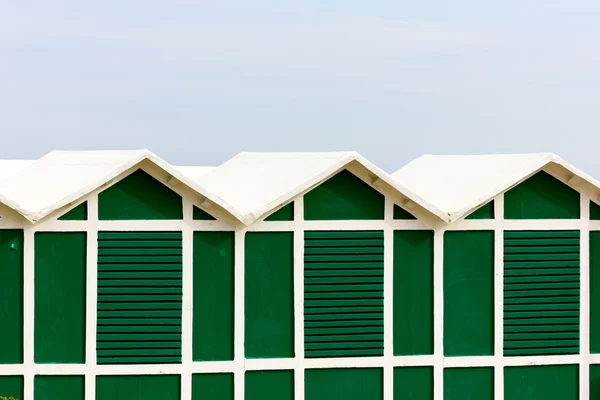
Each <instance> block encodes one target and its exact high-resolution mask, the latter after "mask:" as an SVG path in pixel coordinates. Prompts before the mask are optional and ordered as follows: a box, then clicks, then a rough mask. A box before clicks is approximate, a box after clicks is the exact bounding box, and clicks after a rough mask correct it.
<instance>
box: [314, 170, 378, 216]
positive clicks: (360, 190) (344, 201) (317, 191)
mask: <svg viewBox="0 0 600 400" xmlns="http://www.w3.org/2000/svg"><path fill="white" fill-rule="evenodd" d="M384 203H385V198H384V196H383V195H382V194H381V193H379V192H378V191H376V190H375V189H373V188H372V187H371V186H369V185H368V184H366V183H365V182H363V181H362V180H361V179H359V178H358V177H356V176H355V175H354V174H352V173H351V172H350V171H348V170H343V171H341V172H339V173H338V174H336V175H335V176H333V177H331V178H330V179H328V180H327V181H325V182H323V183H322V184H320V185H319V186H317V187H316V188H314V189H313V190H311V191H310V192H308V193H307V194H305V195H304V219H305V220H307V221H315V220H363V219H383V215H384Z"/></svg>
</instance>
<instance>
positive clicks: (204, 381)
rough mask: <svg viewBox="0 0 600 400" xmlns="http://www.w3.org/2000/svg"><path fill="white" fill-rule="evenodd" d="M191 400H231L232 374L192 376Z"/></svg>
mask: <svg viewBox="0 0 600 400" xmlns="http://www.w3.org/2000/svg"><path fill="white" fill-rule="evenodd" d="M192 400H233V374H194V375H192Z"/></svg>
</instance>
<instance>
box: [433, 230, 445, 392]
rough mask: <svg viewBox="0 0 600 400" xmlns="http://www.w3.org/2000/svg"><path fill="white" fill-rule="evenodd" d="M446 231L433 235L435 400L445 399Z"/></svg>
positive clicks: (436, 232) (439, 231)
mask: <svg viewBox="0 0 600 400" xmlns="http://www.w3.org/2000/svg"><path fill="white" fill-rule="evenodd" d="M443 293H444V230H443V229H440V230H437V231H435V232H434V234H433V354H434V359H435V361H434V364H433V399H434V400H443V398H444V359H445V358H444V294H443Z"/></svg>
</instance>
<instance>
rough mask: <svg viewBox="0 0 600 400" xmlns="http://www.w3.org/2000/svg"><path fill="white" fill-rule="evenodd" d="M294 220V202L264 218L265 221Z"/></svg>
mask: <svg viewBox="0 0 600 400" xmlns="http://www.w3.org/2000/svg"><path fill="white" fill-rule="evenodd" d="M293 220H294V202H291V203H290V204H287V205H285V206H283V207H281V208H280V209H279V210H277V211H275V212H274V213H273V214H271V215H269V216H268V217H267V218H265V221H293Z"/></svg>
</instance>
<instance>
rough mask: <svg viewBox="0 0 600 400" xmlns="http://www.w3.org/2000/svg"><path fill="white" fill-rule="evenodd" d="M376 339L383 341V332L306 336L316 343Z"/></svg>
mask: <svg viewBox="0 0 600 400" xmlns="http://www.w3.org/2000/svg"><path fill="white" fill-rule="evenodd" d="M365 340H368V341H375V342H378V341H379V342H381V341H382V340H383V333H371V334H368V333H367V334H364V333H359V334H356V335H326V336H307V337H306V338H305V341H306V343H315V342H324V341H327V342H330V343H333V342H347V341H348V342H355V341H365Z"/></svg>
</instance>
